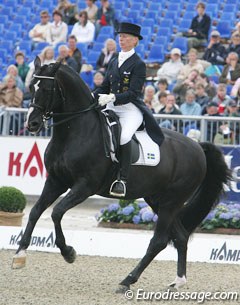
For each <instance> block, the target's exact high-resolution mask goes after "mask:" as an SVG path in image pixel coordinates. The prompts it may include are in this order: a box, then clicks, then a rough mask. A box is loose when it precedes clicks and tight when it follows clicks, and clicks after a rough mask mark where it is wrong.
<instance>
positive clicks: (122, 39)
mask: <svg viewBox="0 0 240 305" xmlns="http://www.w3.org/2000/svg"><path fill="white" fill-rule="evenodd" d="M137 43H138V38H137V37H135V36H133V35H130V34H126V33H120V34H119V45H120V48H121V49H122V51H124V52H128V51H130V50H132V49H133V48H134V47H135V46H136V45H137Z"/></svg>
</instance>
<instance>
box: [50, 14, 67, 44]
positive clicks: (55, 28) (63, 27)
mask: <svg viewBox="0 0 240 305" xmlns="http://www.w3.org/2000/svg"><path fill="white" fill-rule="evenodd" d="M67 33H68V26H67V24H66V23H65V22H63V21H62V13H61V12H59V11H54V12H53V22H52V23H51V24H50V26H49V28H48V31H47V42H48V43H49V44H50V45H52V46H53V47H55V46H56V45H57V44H58V43H60V42H66V41H67Z"/></svg>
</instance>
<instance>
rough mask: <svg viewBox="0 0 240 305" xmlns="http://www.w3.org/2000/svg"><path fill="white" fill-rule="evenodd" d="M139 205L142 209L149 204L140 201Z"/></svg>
mask: <svg viewBox="0 0 240 305" xmlns="http://www.w3.org/2000/svg"><path fill="white" fill-rule="evenodd" d="M138 206H139V208H140V209H142V208H145V207H147V206H148V204H147V203H146V202H139V203H138Z"/></svg>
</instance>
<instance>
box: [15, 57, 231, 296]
mask: <svg viewBox="0 0 240 305" xmlns="http://www.w3.org/2000/svg"><path fill="white" fill-rule="evenodd" d="M30 89H31V93H32V103H31V105H30V109H29V112H28V116H27V122H26V125H27V128H28V129H29V130H30V131H31V132H33V133H37V132H39V131H40V130H41V128H42V127H43V121H44V120H46V119H49V118H50V117H52V118H53V136H52V139H51V141H50V143H49V145H48V147H47V149H46V152H45V165H46V169H47V172H48V177H47V180H46V183H45V186H44V189H43V191H42V194H41V196H40V198H39V200H38V201H37V202H36V204H35V205H34V207H33V208H32V210H31V212H30V215H29V220H28V224H27V227H26V230H25V232H24V235H23V237H22V239H21V241H20V244H19V248H18V250H17V252H16V255H15V257H14V259H13V268H14V267H16V265H17V263H19V257H20V258H21V259H22V257H23V255H24V254H25V251H24V250H26V249H27V248H28V246H29V243H30V239H31V234H32V232H33V229H34V227H35V225H36V222H37V221H38V219H39V217H40V216H41V214H42V213H43V212H44V211H45V210H46V209H47V208H48V207H49V206H50V205H51V204H52V203H53V202H54V201H55V200H56V199H57V198H58V197H59V196H60V195H61V194H63V193H65V192H66V191H67V190H68V189H70V191H69V192H68V194H67V195H66V196H65V197H64V198H63V199H61V201H60V202H59V203H58V204H57V205H56V206H55V207H54V209H53V212H52V220H53V222H54V226H55V231H56V245H57V246H58V247H59V249H60V251H61V254H62V256H63V257H64V259H65V260H66V261H67V262H69V263H73V262H74V260H75V257H76V253H75V250H74V249H73V248H72V247H71V246H68V245H66V243H65V238H64V235H63V231H62V228H61V219H62V217H63V215H64V213H65V212H66V211H68V210H69V209H71V208H73V207H74V206H76V205H77V204H79V203H81V202H83V201H84V200H85V199H87V198H88V197H89V196H91V195H94V194H99V195H101V196H105V197H110V196H109V194H108V192H109V188H110V185H111V183H112V182H113V179H115V177H114V175H113V173H114V171H113V168H114V166H113V162H112V161H111V159H110V158H107V157H106V155H105V150H104V143H103V137H102V128H101V124H102V122H101V119H100V117H99V116H100V114H99V108H98V107H96V104H95V103H94V101H93V98H92V95H91V93H90V91H89V89H88V88H87V86H86V85H85V83H84V82H83V81H82V80H81V78H80V77H79V75H78V74H76V73H75V72H73V70H72V69H71V68H69V67H67V66H65V65H62V64H61V63H55V64H51V65H49V66H43V67H41V66H40V60H39V58H36V59H35V75H34V78H33V80H32V84H31V86H30ZM164 134H165V140H164V143H163V144H162V146H161V162H160V163H159V164H158V165H157V166H153V167H146V166H132V167H131V169H130V174H129V181H128V188H127V194H126V199H136V198H144V199H145V201H146V202H147V203H148V204H149V205H150V206H151V208H152V209H153V211H154V212H155V213H156V214H157V215H158V221H157V224H156V228H155V231H154V235H153V237H152V239H151V241H150V244H149V247H148V249H147V252H146V254H145V256H144V257H143V259H142V260H141V261H140V262H139V264H138V265H137V266H136V268H135V269H134V270H133V271H132V272H131V273H129V275H128V276H127V277H126V278H125V279H124V280H123V281H122V282H121V283H120V285H121V286H120V287H121V289H122V290H124V289H127V288H129V287H130V285H131V284H133V283H135V282H136V281H137V280H138V278H139V277H140V275H141V273H142V272H143V271H144V269H145V268H146V267H147V266H148V265H149V264H150V262H151V261H152V260H153V259H154V257H155V256H156V255H157V254H158V253H159V252H160V251H162V250H163V249H164V248H165V247H166V246H167V244H168V243H170V242H172V243H173V244H174V246H175V247H176V249H177V251H178V268H177V277H176V279H175V281H174V282H173V283H172V284H171V286H174V287H176V288H177V287H180V286H181V285H183V284H184V283H185V282H186V256H187V243H188V239H189V236H190V234H191V233H192V232H193V231H194V229H195V228H196V227H197V226H198V225H199V224H200V223H201V221H202V220H203V219H204V218H205V216H206V215H207V214H208V213H209V211H210V210H211V208H212V207H213V205H214V204H216V203H217V202H218V200H219V196H220V195H221V193H222V192H223V184H224V183H227V181H228V180H229V178H230V173H229V171H228V168H227V166H226V163H225V161H224V158H223V155H222V153H221V151H220V150H219V149H218V148H217V147H215V146H214V145H213V144H210V143H201V144H200V145H199V144H198V143H196V142H194V141H192V140H191V139H189V138H187V137H185V136H183V135H181V134H179V133H177V132H173V131H170V130H164Z"/></svg>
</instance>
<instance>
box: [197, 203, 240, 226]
mask: <svg viewBox="0 0 240 305" xmlns="http://www.w3.org/2000/svg"><path fill="white" fill-rule="evenodd" d="M201 228H202V229H205V230H212V229H215V228H233V229H240V204H239V203H228V204H226V203H221V202H220V203H219V204H218V205H217V206H216V207H215V209H213V210H212V211H211V212H210V213H209V214H208V215H207V217H206V218H205V219H204V220H203V222H202V224H201Z"/></svg>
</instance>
